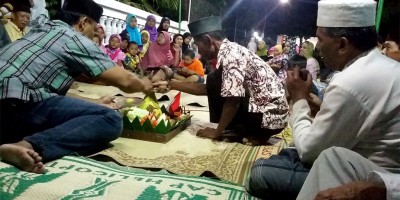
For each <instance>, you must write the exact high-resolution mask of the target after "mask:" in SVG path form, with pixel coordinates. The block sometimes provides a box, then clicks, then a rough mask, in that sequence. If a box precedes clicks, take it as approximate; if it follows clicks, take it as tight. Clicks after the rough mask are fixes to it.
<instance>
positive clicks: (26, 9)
mask: <svg viewBox="0 0 400 200" xmlns="http://www.w3.org/2000/svg"><path fill="white" fill-rule="evenodd" d="M11 4H12V5H13V7H14V9H13V11H12V13H11V20H9V21H8V22H7V24H5V25H4V27H5V29H6V31H7V33H8V36H9V37H10V39H11V42H14V41H15V40H18V39H20V38H22V37H23V36H24V35H26V33H28V30H27V26H28V23H29V20H30V18H31V7H32V5H31V4H30V1H29V0H18V2H14V1H13V2H12V3H11Z"/></svg>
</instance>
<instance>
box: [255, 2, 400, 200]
mask: <svg viewBox="0 0 400 200" xmlns="http://www.w3.org/2000/svg"><path fill="white" fill-rule="evenodd" d="M375 13H376V2H375V1H373V0H322V1H320V2H319V5H318V19H317V26H318V29H317V37H318V38H319V42H318V44H317V46H316V48H317V49H318V50H319V51H320V54H321V56H322V57H323V59H324V62H325V63H326V64H327V66H330V67H331V68H333V69H335V70H338V71H341V73H339V74H337V75H336V76H335V77H334V78H333V80H332V81H331V83H330V84H329V86H328V87H327V89H326V92H325V96H324V100H323V102H322V105H321V107H320V111H319V112H318V113H317V115H316V117H315V119H313V118H311V117H310V116H309V115H310V106H315V104H314V103H313V102H307V100H308V99H309V91H310V87H311V84H312V78H311V76H310V75H308V79H307V80H306V81H304V80H302V78H301V76H300V75H299V71H298V70H295V71H293V72H288V79H287V87H288V91H289V93H290V96H291V97H292V100H293V102H294V105H293V114H292V116H291V121H290V124H291V126H292V128H293V139H294V143H295V146H296V150H294V149H292V150H287V149H286V150H283V151H285V152H284V153H282V152H281V153H280V155H278V156H277V157H274V158H273V159H259V160H257V161H256V162H255V164H254V165H253V169H252V173H251V177H250V179H249V184H248V186H247V189H248V191H249V192H250V193H253V194H254V195H256V196H260V197H266V196H269V195H274V196H279V195H286V194H288V191H290V193H291V194H292V195H294V194H295V193H298V191H299V188H301V186H302V183H304V179H305V177H306V176H304V174H306V172H305V171H306V170H305V169H307V166H310V165H312V163H313V162H314V161H315V159H316V158H317V157H318V155H319V154H320V153H321V152H322V151H323V150H325V149H327V148H330V147H332V146H338V147H344V148H347V149H351V150H353V151H355V152H357V153H359V154H360V155H362V156H364V157H365V158H368V159H369V160H371V161H372V162H374V163H376V164H377V165H378V166H380V167H383V168H384V169H386V170H388V171H391V172H393V173H400V156H399V152H400V100H399V99H400V64H399V63H398V62H396V61H394V60H392V59H390V58H387V57H386V56H384V55H382V54H381V53H380V52H379V50H377V49H376V48H375V47H376V44H377V34H376V31H375V27H374V25H375ZM287 151H290V152H291V154H289V155H290V156H286V155H288V153H286V152H287ZM293 151H297V153H298V156H296V155H294V154H293ZM278 161H279V162H278ZM299 169H300V171H299ZM299 173H302V176H298V175H299ZM327 173H328V172H327ZM288 177H289V178H288ZM290 177H293V178H290ZM282 179H285V180H289V182H285V183H282V182H284V181H285V180H282ZM291 197H293V196H291Z"/></svg>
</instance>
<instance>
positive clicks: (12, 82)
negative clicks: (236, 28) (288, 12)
mask: <svg viewBox="0 0 400 200" xmlns="http://www.w3.org/2000/svg"><path fill="white" fill-rule="evenodd" d="M3 1H4V2H3ZM3 1H1V2H0V3H1V5H3V8H2V9H0V10H1V14H2V16H1V17H2V18H3V19H5V20H3V21H4V22H5V25H3V23H1V24H0V33H1V34H2V35H1V38H0V39H1V42H0V45H2V46H0V109H1V112H0V121H1V126H0V144H1V146H0V160H1V161H4V162H7V163H10V164H12V165H15V166H16V167H18V168H20V169H22V170H24V171H28V172H34V173H44V172H45V168H44V164H43V163H45V162H48V161H51V160H55V159H58V158H61V157H63V156H66V155H70V154H73V153H77V154H79V155H86V154H90V153H93V152H97V151H99V150H101V149H104V148H105V147H106V146H107V145H108V143H109V142H110V141H112V140H115V139H116V138H118V137H119V136H120V135H121V132H122V128H123V125H122V118H121V115H120V114H119V113H118V112H117V111H115V110H114V109H112V108H110V103H111V100H110V99H109V98H107V99H99V100H98V101H97V102H96V103H93V102H87V101H84V100H80V99H77V98H73V97H67V96H66V93H67V91H68V89H69V88H70V86H71V84H72V82H73V81H74V80H77V79H78V80H87V81H92V80H94V83H99V84H106V85H111V86H115V87H118V88H120V89H121V90H122V91H124V92H127V93H133V92H144V93H149V92H151V91H156V92H167V91H169V90H179V91H183V92H186V93H189V94H193V95H204V96H207V98H208V103H209V113H210V122H213V123H218V126H217V128H205V129H201V130H199V131H198V133H197V136H199V137H204V138H209V139H214V140H225V141H228V140H229V138H230V135H232V133H234V134H235V135H237V136H238V138H239V142H243V143H246V144H249V145H264V144H268V140H269V138H270V137H271V136H273V135H275V134H278V133H280V132H281V131H282V130H283V129H284V128H286V127H287V125H288V124H290V127H292V129H293V140H294V144H293V146H292V147H289V148H285V149H282V150H281V151H280V152H279V154H278V155H274V156H271V157H270V158H268V159H263V158H261V159H259V160H257V161H256V162H255V163H254V164H253V167H252V172H251V175H250V177H249V180H248V183H247V184H246V189H247V191H248V192H249V193H250V194H251V195H253V196H256V197H260V198H266V199H295V198H297V199H314V198H315V199H335V198H338V197H341V196H344V197H343V198H344V199H360V198H362V197H368V198H369V199H384V198H387V199H399V198H400V196H399V194H400V189H399V188H400V177H399V173H400V157H399V156H398V153H399V151H400V131H399V130H400V110H399V108H400V103H399V99H400V76H399V74H400V60H399V57H400V56H399V54H400V51H399V46H398V44H399V41H391V39H390V38H389V39H388V41H386V42H382V43H379V42H378V37H377V32H376V29H375V15H376V2H375V1H373V0H353V1H345V0H322V1H320V2H319V4H318V18H317V32H316V36H317V37H318V43H317V44H316V46H314V44H313V43H311V42H309V41H306V42H304V43H303V44H301V47H300V49H299V52H298V54H295V55H293V56H291V57H289V56H288V48H287V47H285V46H282V45H276V46H274V47H271V48H270V49H268V48H269V47H268V46H267V44H266V43H265V42H264V41H256V40H255V38H252V39H251V40H250V43H249V45H248V46H247V47H244V46H241V45H239V44H237V43H234V42H231V41H229V40H228V39H227V38H226V37H225V36H224V34H223V30H222V22H221V17H207V18H203V19H200V20H197V21H193V22H191V23H190V24H189V25H188V27H189V30H190V33H189V32H187V33H184V34H183V35H181V34H175V35H173V36H171V34H170V32H169V26H170V19H169V18H167V17H163V18H162V20H161V22H160V24H159V26H158V27H156V24H157V21H156V18H155V17H154V16H153V15H149V16H148V17H147V19H146V24H145V26H144V28H143V29H142V30H140V29H139V25H138V23H137V17H136V16H135V15H134V14H129V15H128V16H127V18H126V29H125V30H123V31H122V32H121V33H120V34H113V35H111V36H110V37H109V41H107V42H108V43H107V45H105V46H104V43H105V42H104V39H105V32H106V30H105V27H103V26H101V25H99V20H100V17H101V16H102V12H103V9H102V7H100V6H99V5H98V4H96V3H95V2H94V1H93V0H81V1H79V2H78V1H75V0H65V2H64V4H63V6H62V9H61V14H60V19H59V20H51V21H50V20H48V21H46V22H45V23H42V24H40V25H37V26H34V27H30V28H27V24H28V21H29V16H30V9H28V8H30V7H31V6H32V4H31V3H32V1H28V0H26V1H24V4H23V5H22V3H21V2H22V1H18V3H17V4H15V3H14V4H15V6H9V5H13V4H12V3H13V1H7V0H3ZM1 5H0V6H1ZM338 10H341V11H342V12H337V11H338ZM343 12H344V13H343ZM349 16H351V20H349ZM397 39H398V38H397ZM193 42H194V43H193ZM316 52H317V53H316ZM204 60H206V61H210V63H213V66H214V67H213V69H212V70H210V72H209V73H208V74H207V75H205V74H206V73H205V70H204V65H203V63H204ZM321 61H323V62H321ZM322 65H323V66H322ZM326 67H329V69H331V70H327V71H325V70H324V69H325V68H326ZM155 73H156V74H161V75H160V76H158V77H157V78H155V75H154V74H155ZM17 124H23V126H18V125H17ZM227 138H228V140H226V139H227ZM346 188H351V190H348V189H346Z"/></svg>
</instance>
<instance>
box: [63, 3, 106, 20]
mask: <svg viewBox="0 0 400 200" xmlns="http://www.w3.org/2000/svg"><path fill="white" fill-rule="evenodd" d="M62 10H63V11H66V12H70V13H74V14H78V15H86V16H88V17H90V18H92V19H93V20H94V21H96V22H97V23H99V21H100V17H101V15H103V8H102V7H101V6H99V5H98V4H97V3H96V2H94V1H93V0H65V1H64V5H63V6H62Z"/></svg>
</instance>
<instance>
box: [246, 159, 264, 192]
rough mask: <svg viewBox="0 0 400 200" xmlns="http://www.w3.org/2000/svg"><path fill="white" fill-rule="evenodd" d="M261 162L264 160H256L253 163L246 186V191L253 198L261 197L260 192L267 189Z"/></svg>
mask: <svg viewBox="0 0 400 200" xmlns="http://www.w3.org/2000/svg"><path fill="white" fill-rule="evenodd" d="M263 160H264V159H258V160H256V162H254V164H253V167H252V169H251V173H250V177H249V180H248V182H247V184H246V190H247V191H248V192H249V193H250V194H252V195H254V196H262V192H263V191H267V190H268V189H269V187H268V183H267V181H266V179H265V173H264V172H265V171H264V168H265V166H263Z"/></svg>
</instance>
